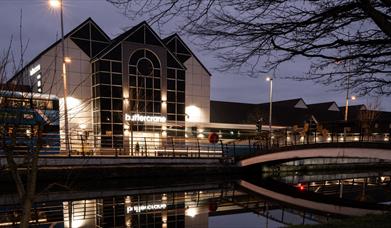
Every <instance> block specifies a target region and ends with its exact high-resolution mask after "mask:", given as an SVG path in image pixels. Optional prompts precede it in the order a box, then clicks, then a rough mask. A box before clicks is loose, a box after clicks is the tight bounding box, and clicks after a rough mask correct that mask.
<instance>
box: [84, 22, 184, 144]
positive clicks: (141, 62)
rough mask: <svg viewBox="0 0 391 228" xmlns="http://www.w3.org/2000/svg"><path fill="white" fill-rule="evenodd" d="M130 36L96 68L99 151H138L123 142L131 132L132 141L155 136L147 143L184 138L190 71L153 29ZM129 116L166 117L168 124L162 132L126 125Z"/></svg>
mask: <svg viewBox="0 0 391 228" xmlns="http://www.w3.org/2000/svg"><path fill="white" fill-rule="evenodd" d="M127 33H129V34H126V33H125V34H123V40H121V41H120V42H117V43H112V46H110V45H109V46H108V47H107V48H106V49H105V50H103V51H102V53H103V54H102V53H101V56H99V57H97V58H96V59H95V60H94V61H93V64H92V90H93V91H92V93H93V94H92V97H93V98H92V100H93V125H94V135H95V142H96V144H97V145H96V146H99V147H103V148H126V147H129V146H128V145H127V144H131V145H130V146H131V147H132V148H133V147H134V146H135V144H137V142H138V141H137V140H136V141H137V142H134V141H133V139H130V140H128V139H127V138H124V134H125V131H126V130H129V131H130V132H131V133H130V134H131V135H132V136H131V137H133V136H134V134H135V133H136V132H137V133H150V134H149V135H150V136H148V137H152V135H153V137H156V136H159V137H160V136H163V135H164V137H166V136H167V137H175V136H181V137H184V135H185V132H184V130H185V124H184V122H185V67H184V66H183V64H182V63H181V62H180V61H179V60H178V59H177V57H175V54H173V53H172V52H171V51H170V50H169V49H168V48H166V47H165V46H164V44H163V43H162V42H161V41H160V38H158V37H157V36H156V34H154V32H153V31H152V30H151V29H150V28H149V26H147V25H145V24H144V25H141V26H140V27H138V28H136V29H135V30H134V31H133V30H130V31H128V32H127ZM106 50H108V51H106ZM125 102H126V103H125ZM163 105H164V108H163ZM125 114H127V115H139V116H152V117H153V116H155V117H161V116H163V117H165V118H166V119H167V122H166V123H164V129H163V124H161V123H159V124H154V123H146V122H144V121H133V122H130V121H125V120H124V119H125V118H124V117H125ZM136 135H138V136H140V134H136ZM126 137H129V136H126ZM145 140H146V139H143V140H142V141H145ZM129 141H131V142H130V143H129ZM124 142H125V144H124ZM143 144H145V143H143ZM143 146H144V147H146V145H143Z"/></svg>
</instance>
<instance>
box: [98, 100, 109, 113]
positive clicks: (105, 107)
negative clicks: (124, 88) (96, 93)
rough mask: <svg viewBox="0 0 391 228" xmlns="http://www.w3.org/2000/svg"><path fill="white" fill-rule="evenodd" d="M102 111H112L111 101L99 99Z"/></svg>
mask: <svg viewBox="0 0 391 228" xmlns="http://www.w3.org/2000/svg"><path fill="white" fill-rule="evenodd" d="M99 102H100V107H101V110H111V99H109V98H101V99H99Z"/></svg>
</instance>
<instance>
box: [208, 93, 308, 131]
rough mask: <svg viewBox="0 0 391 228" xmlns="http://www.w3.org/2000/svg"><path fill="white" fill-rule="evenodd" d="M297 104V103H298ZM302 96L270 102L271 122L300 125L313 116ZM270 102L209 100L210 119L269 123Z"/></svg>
mask: <svg viewBox="0 0 391 228" xmlns="http://www.w3.org/2000/svg"><path fill="white" fill-rule="evenodd" d="M298 104H299V105H298ZM303 104H304V105H305V103H304V101H303V99H302V98H297V99H291V100H283V101H276V102H273V104H272V124H273V125H277V126H293V125H302V124H304V122H306V121H309V120H310V119H312V118H313V116H312V114H311V113H310V112H309V110H308V108H306V106H302V105H303ZM269 105H270V103H269V102H267V103H261V104H243V103H236V102H224V101H211V102H210V121H211V122H216V123H247V124H255V123H256V121H257V120H259V119H262V124H268V123H269V107H270V106H269Z"/></svg>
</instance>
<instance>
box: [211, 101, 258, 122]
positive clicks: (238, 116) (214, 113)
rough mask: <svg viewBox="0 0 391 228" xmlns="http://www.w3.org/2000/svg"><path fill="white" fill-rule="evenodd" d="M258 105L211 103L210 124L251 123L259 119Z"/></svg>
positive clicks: (224, 102)
mask: <svg viewBox="0 0 391 228" xmlns="http://www.w3.org/2000/svg"><path fill="white" fill-rule="evenodd" d="M256 108H257V107H256V104H245V103H237V102H226V101H212V100H211V101H210V122H212V123H213V122H214V123H236V124H241V123H249V124H255V123H256V121H257V120H258V119H259V116H257V115H259V114H260V113H257V110H256Z"/></svg>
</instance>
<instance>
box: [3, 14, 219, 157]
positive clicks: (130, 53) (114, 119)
mask: <svg viewBox="0 0 391 228" xmlns="http://www.w3.org/2000/svg"><path fill="white" fill-rule="evenodd" d="M60 45H61V43H60V41H57V42H55V43H54V44H53V45H51V46H50V47H48V48H47V49H46V50H44V51H43V52H41V53H40V54H39V55H38V56H37V57H36V58H34V59H33V60H32V61H31V62H30V63H29V64H27V65H26V66H25V68H24V69H22V70H21V71H20V72H19V73H17V74H16V75H15V76H14V77H13V78H12V79H11V80H10V82H11V83H13V84H20V85H30V86H32V88H33V91H34V92H38V93H46V94H54V95H56V96H58V97H59V98H60V111H61V109H62V110H63V107H62V106H63V105H62V104H61V103H63V99H64V98H63V97H64V96H63V82H62V76H61V72H62V69H61V61H62V55H61V52H60V50H61V48H60V47H61V46H60ZM65 55H66V57H67V58H69V59H70V61H67V65H66V67H67V72H68V73H67V74H68V75H67V77H68V87H69V88H68V91H69V96H68V98H67V104H68V120H69V128H70V129H69V130H70V132H71V133H70V138H71V141H74V140H77V139H78V132H80V131H83V132H88V134H87V138H88V140H91V141H93V142H94V145H93V147H94V148H108V149H111V150H112V149H113V148H116V149H117V148H120V149H123V150H122V151H129V150H132V149H134V148H135V147H136V145H137V144H141V143H142V144H143V145H144V144H145V141H148V144H153V145H156V146H157V145H159V144H161V139H162V138H170V137H182V138H185V137H191V135H193V136H195V137H197V135H198V134H199V133H202V132H203V128H204V124H205V125H208V124H209V119H210V118H209V116H210V114H209V113H210V77H211V74H210V73H209V71H208V70H207V69H206V67H205V66H204V65H203V64H202V63H201V62H200V60H199V59H198V58H197V57H196V56H195V55H194V54H193V52H192V51H191V50H190V49H189V48H188V46H187V45H186V44H185V43H184V42H183V40H182V39H181V38H180V37H179V36H178V35H177V34H174V35H171V36H169V37H166V38H164V39H161V38H160V37H159V36H158V35H157V34H156V33H155V32H154V31H153V30H152V28H151V27H150V26H149V25H148V24H147V23H146V22H142V23H140V24H138V25H136V26H134V27H133V28H131V29H129V30H128V31H126V32H124V33H123V34H121V35H119V36H117V37H116V38H114V39H110V37H109V36H107V35H106V34H105V32H104V31H103V30H102V29H101V28H100V27H99V26H98V25H97V24H96V23H95V22H94V21H93V20H92V19H91V18H89V19H87V20H86V21H84V22H83V23H82V24H80V25H79V26H78V27H76V28H75V29H73V30H72V31H70V32H69V33H68V34H66V35H65ZM31 72H32V73H31ZM61 117H63V111H61ZM63 123H64V121H63V119H61V120H60V124H61V133H63V132H64V131H63ZM187 131H189V132H190V133H186V132H187ZM124 153H126V152H124Z"/></svg>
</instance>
